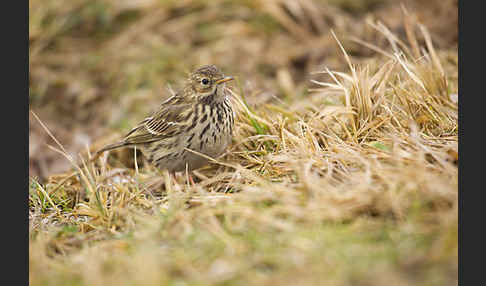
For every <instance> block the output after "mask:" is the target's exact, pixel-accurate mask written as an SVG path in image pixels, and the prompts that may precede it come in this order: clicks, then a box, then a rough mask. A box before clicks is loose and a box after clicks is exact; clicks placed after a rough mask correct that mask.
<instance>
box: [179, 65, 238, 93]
mask: <svg viewBox="0 0 486 286" xmlns="http://www.w3.org/2000/svg"><path fill="white" fill-rule="evenodd" d="M230 80H233V77H230V76H224V75H223V73H221V71H220V70H219V69H218V68H217V67H216V66H214V65H206V66H202V67H200V68H198V69H197V70H195V71H194V72H192V73H191V74H190V76H189V82H188V86H189V87H190V89H191V90H192V91H193V92H192V94H193V95H194V96H195V97H196V99H197V100H209V99H212V100H223V99H224V96H225V92H224V88H225V83H226V82H227V81H230Z"/></svg>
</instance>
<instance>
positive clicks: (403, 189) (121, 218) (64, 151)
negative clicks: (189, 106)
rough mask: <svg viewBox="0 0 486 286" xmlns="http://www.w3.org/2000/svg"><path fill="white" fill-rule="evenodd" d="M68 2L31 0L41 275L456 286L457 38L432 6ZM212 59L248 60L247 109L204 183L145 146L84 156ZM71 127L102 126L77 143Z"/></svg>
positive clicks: (34, 260) (240, 105) (36, 247)
mask: <svg viewBox="0 0 486 286" xmlns="http://www.w3.org/2000/svg"><path fill="white" fill-rule="evenodd" d="M72 2H73V3H72V4H71V5H62V7H61V6H58V4H56V3H57V2H56V1H42V3H43V4H42V5H40V3H41V2H40V1H33V0H31V1H30V2H29V4H30V12H31V13H30V40H31V46H30V56H31V60H30V68H31V69H30V77H31V87H30V88H31V94H30V100H31V106H32V109H33V110H35V113H32V115H31V143H30V144H31V146H30V147H31V150H30V151H31V160H32V161H31V164H32V165H31V169H32V170H34V169H35V168H37V170H40V171H38V172H37V174H38V175H40V176H41V177H44V179H41V178H36V177H34V176H32V177H31V180H30V182H31V184H30V188H29V206H30V208H29V218H30V219H29V233H30V240H29V278H30V284H31V285H166V284H168V285H249V284H250V285H269V284H274V285H457V268H458V265H457V255H458V253H457V251H458V249H457V247H458V241H457V226H458V213H457V211H458V170H457V159H458V158H457V150H458V149H457V142H458V140H457V134H458V132H457V119H458V109H457V48H454V47H453V46H452V48H451V46H448V45H447V44H446V43H445V42H446V40H445V39H444V38H443V39H442V40H434V41H433V40H432V39H435V36H434V34H430V32H429V30H428V29H427V28H426V27H427V26H426V25H421V24H419V22H418V20H417V18H416V16H415V15H416V14H414V13H411V12H410V11H407V10H406V9H405V6H402V7H400V8H399V11H400V13H402V14H400V19H401V27H402V30H401V32H400V33H398V32H397V31H393V30H392V28H390V27H389V26H387V25H386V24H385V23H383V22H380V21H375V20H374V19H371V18H368V20H366V19H365V18H360V17H352V16H351V15H353V14H352V13H359V11H361V10H360V9H364V8H359V7H361V6H359V7H358V6H353V5H357V4H356V3H358V2H359V3H361V2H360V1H356V2H350V1H343V2H342V3H343V4H342V6H339V3H341V2H339V1H330V2H331V3H332V4H334V5H331V4H327V3H324V1H322V2H319V1H308V0H299V1H277V0H275V1H234V2H231V1H213V2H211V3H212V4H206V3H205V2H203V1H194V2H189V1H167V2H163V3H162V2H160V3H159V2H152V1H137V2H133V1H119V3H118V2H116V3H118V4H114V3H115V2H111V1H72ZM385 2H386V1H368V2H367V1H362V3H363V4H362V5H363V7H368V6H367V5H372V4H373V5H376V4H374V3H378V4H380V3H382V5H385V4H383V3H385ZM134 3H136V4H134ZM336 3H338V4H336ZM346 3H347V4H346ZM349 3H355V4H353V5H351V4H349ZM365 4H366V5H365ZM234 7H238V9H236V8H234ZM353 7H354V8H353ZM356 7H358V8H356ZM373 7H374V6H373ZM385 7H386V6H385ZM346 9H351V10H352V12H346ZM353 9H355V10H353ZM366 9H371V8H369V7H368V8H366ZM376 9H378V8H376ZM383 9H384V8H383ZM456 11H457V10H456ZM253 12H254V13H253ZM74 16H77V18H76V17H74ZM49 19H50V20H49ZM52 19H54V20H52ZM131 23H137V24H136V25H131ZM212 23H214V24H212ZM115 24H116V25H115ZM353 25H354V26H353ZM431 26H434V25H431ZM195 27H196V28H195ZM223 27H224V28H223ZM331 28H332V30H331ZM197 29H199V30H197ZM196 30H197V32H196ZM353 30H354V31H353ZM86 35H92V37H95V38H97V39H98V41H97V42H96V43H94V42H93V41H92V39H91V38H88V37H86ZM265 38H268V39H266V40H262V39H265ZM276 43H278V44H276ZM75 45H76V46H75ZM437 46H440V47H441V48H440V49H437ZM268 47H271V49H269V48H268ZM331 54H332V56H331ZM248 55H259V56H253V57H250V56H248ZM247 56H248V57H247ZM207 62H211V63H214V64H217V65H219V66H221V67H222V69H223V70H224V71H225V73H227V74H232V75H237V78H238V81H237V84H236V85H234V86H233V89H232V91H233V95H234V104H235V107H237V109H238V113H237V114H238V118H237V120H236V128H235V134H234V140H233V144H232V145H231V147H230V148H229V149H228V151H227V152H226V153H225V154H224V155H223V156H221V157H220V158H216V159H215V160H214V162H213V163H211V164H210V165H209V166H207V167H205V168H202V169H200V170H198V171H196V172H195V177H196V181H197V183H196V185H195V186H192V185H190V184H189V183H188V182H187V180H186V174H179V175H178V176H177V177H176V178H175V179H173V180H167V178H168V175H167V174H166V173H164V172H161V171H159V170H156V169H155V168H153V167H152V166H150V165H148V164H145V162H144V158H143V157H139V158H137V162H138V164H137V165H136V166H137V168H133V166H134V159H133V156H134V154H133V152H129V151H121V152H118V153H116V152H113V153H111V154H110V155H109V157H108V154H105V155H104V156H102V157H101V158H99V159H98V160H97V161H96V162H88V159H89V157H90V155H89V154H90V153H91V152H92V151H93V150H94V149H97V148H98V147H99V146H100V145H103V144H104V143H106V141H110V140H112V139H113V138H116V136H119V135H121V134H122V132H123V131H125V130H126V129H127V128H128V127H129V125H131V124H133V123H135V122H137V121H138V120H140V118H141V116H143V115H144V113H146V112H149V111H150V110H153V107H154V106H156V104H157V103H158V102H159V101H160V100H161V96H160V87H161V86H164V85H165V84H166V83H167V82H172V83H173V84H175V86H174V89H176V87H177V84H178V82H177V81H176V79H177V78H178V77H180V76H181V75H183V74H184V72H186V71H187V70H188V69H189V68H190V67H192V66H195V65H199V64H202V63H207ZM302 62H304V63H305V64H302ZM324 64H325V65H324ZM303 65H304V66H303ZM161 75H163V78H161ZM245 79H247V80H245ZM248 82H251V83H252V84H251V85H250V84H247V83H248ZM164 94H165V95H168V94H169V93H168V92H164ZM107 109H108V110H109V112H106V110H107ZM73 110H74V111H75V112H72V111H73ZM36 114H38V115H39V117H40V120H39V121H40V122H42V124H43V125H44V126H42V124H39V121H37V119H36ZM122 118H123V119H122ZM63 120H65V121H63ZM56 121H57V124H56ZM61 121H63V123H60V122H61ZM62 124H64V125H62ZM78 124H79V125H78ZM81 125H82V126H81ZM101 126H103V127H101ZM109 127H111V128H112V129H118V130H119V131H120V132H115V133H114V134H113V132H112V133H110V134H108V135H105V136H101V137H100V134H106V133H107V131H108V130H110V128H109ZM51 129H52V130H51ZM63 129H68V130H70V131H71V132H66V133H70V136H67V135H66V136H64V135H63V131H62V130H63ZM36 130H37V131H36ZM47 130H49V132H46V131H47ZM51 131H52V133H51V135H49V133H50V132H51ZM41 134H42V135H41ZM73 134H90V137H99V138H100V139H99V140H97V141H96V142H94V143H93V144H90V147H89V148H88V147H86V148H84V149H83V150H82V152H81V153H82V155H81V156H79V155H77V152H74V151H73V149H70V147H69V146H74V145H76V144H78V146H80V145H83V143H85V141H86V140H84V139H83V138H84V137H83V136H85V137H86V136H87V135H79V136H81V139H79V138H78V137H76V136H73ZM43 136H44V137H43ZM50 136H52V137H55V138H57V139H58V142H54V141H48V139H39V138H50ZM33 139H35V140H33ZM39 142H47V143H49V144H50V147H44V146H42V147H41V145H42V144H40V143H39ZM73 142H74V143H73ZM76 142H78V143H76ZM80 142H81V143H80ZM75 143H76V144H75ZM34 144H38V146H34ZM42 148H49V152H50V153H49V152H45V151H44V152H41V151H40V150H43V149H42ZM71 148H73V147H71ZM53 151H54V152H53ZM76 151H78V152H79V147H78V149H77V150H76ZM39 153H43V154H46V155H45V156H47V154H52V155H51V156H52V157H57V158H58V159H59V160H60V161H62V162H64V163H59V164H66V163H67V164H70V166H71V169H70V170H69V169H67V170H66V169H65V168H64V169H65V170H66V171H65V172H57V174H52V170H53V169H52V168H51V169H49V167H45V166H44V167H42V164H40V163H39V162H48V160H47V159H45V158H44V159H41V158H42V157H41V156H40V155H38V154H39ZM34 155H35V156H34ZM50 158H51V157H50ZM49 160H53V159H49ZM56 162H57V161H56ZM39 166H40V167H39ZM54 169H55V168H54ZM60 169H62V168H60ZM42 170H43V171H42ZM49 170H50V172H49ZM42 173H44V175H45V176H42Z"/></svg>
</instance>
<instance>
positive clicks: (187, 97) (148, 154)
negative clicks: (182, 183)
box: [94, 65, 235, 174]
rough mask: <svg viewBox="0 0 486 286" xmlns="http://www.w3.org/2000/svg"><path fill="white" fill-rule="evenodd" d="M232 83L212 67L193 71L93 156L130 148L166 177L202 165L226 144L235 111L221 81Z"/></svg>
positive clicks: (230, 134)
mask: <svg viewBox="0 0 486 286" xmlns="http://www.w3.org/2000/svg"><path fill="white" fill-rule="evenodd" d="M233 79H234V78H233V77H231V76H225V75H224V74H223V73H222V72H221V70H220V69H219V68H217V67H216V66H215V65H204V66H201V67H199V68H197V69H195V70H194V71H193V72H192V73H190V74H189V76H188V78H187V81H186V83H185V85H184V88H183V89H182V90H181V91H179V92H177V93H175V94H174V95H172V96H171V97H169V98H168V99H167V100H165V101H164V102H162V104H161V105H160V107H159V108H158V109H157V110H156V111H155V112H154V113H152V114H151V116H149V117H147V118H145V119H144V120H142V121H141V122H140V123H139V124H137V125H136V126H135V127H134V128H132V129H131V130H130V131H129V132H128V133H127V134H126V135H125V137H124V138H123V139H122V140H120V141H119V142H116V143H113V144H109V145H106V146H105V147H103V148H101V149H100V150H99V151H97V152H96V154H95V157H94V158H97V157H98V156H99V155H100V154H101V153H103V152H105V151H108V150H113V149H117V148H122V147H135V148H137V149H139V150H141V152H142V154H143V155H144V157H145V158H146V159H147V160H148V162H149V163H150V164H152V165H154V166H156V167H157V168H159V169H161V170H164V169H165V170H167V171H169V173H171V174H174V173H175V172H180V171H186V170H187V171H192V170H195V169H198V168H201V167H203V166H205V165H207V164H208V160H209V159H208V158H207V157H206V156H208V157H211V158H215V157H218V156H219V155H221V154H222V153H223V152H224V151H225V150H226V148H227V147H228V145H229V144H230V143H231V141H232V134H233V128H234V118H235V112H234V109H233V107H232V104H231V101H230V92H229V91H228V90H227V87H226V83H227V82H228V81H231V80H233ZM191 151H195V152H191ZM198 153H200V154H203V155H205V156H201V155H200V154H198Z"/></svg>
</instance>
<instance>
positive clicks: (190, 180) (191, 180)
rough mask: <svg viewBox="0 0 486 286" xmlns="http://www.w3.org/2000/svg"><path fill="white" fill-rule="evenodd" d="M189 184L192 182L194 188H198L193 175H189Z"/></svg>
mask: <svg viewBox="0 0 486 286" xmlns="http://www.w3.org/2000/svg"><path fill="white" fill-rule="evenodd" d="M189 182H191V185H192V186H193V187H195V186H196V183H194V180H193V179H192V175H191V174H189Z"/></svg>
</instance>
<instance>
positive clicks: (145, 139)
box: [124, 102, 192, 144]
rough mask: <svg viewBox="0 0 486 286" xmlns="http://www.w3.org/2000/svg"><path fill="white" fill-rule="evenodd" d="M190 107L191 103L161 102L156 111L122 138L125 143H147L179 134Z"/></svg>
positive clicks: (189, 112) (188, 114)
mask: <svg viewBox="0 0 486 286" xmlns="http://www.w3.org/2000/svg"><path fill="white" fill-rule="evenodd" d="M167 103H169V102H167ZM190 107H191V104H187V103H177V102H174V103H170V104H163V105H162V106H161V108H160V109H159V110H158V111H157V112H155V113H154V114H153V115H152V116H150V117H147V118H145V119H144V120H143V121H142V122H140V123H139V124H138V125H137V126H136V127H135V128H133V129H132V130H130V132H128V134H127V135H126V136H125V138H124V141H125V143H126V144H141V143H149V142H153V141H158V140H161V139H164V138H168V137H172V136H175V135H177V134H179V133H180V132H181V128H182V127H183V126H184V125H185V124H186V123H187V120H188V119H189V118H190V117H191V116H190V115H191V111H192V109H191V108H190Z"/></svg>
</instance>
